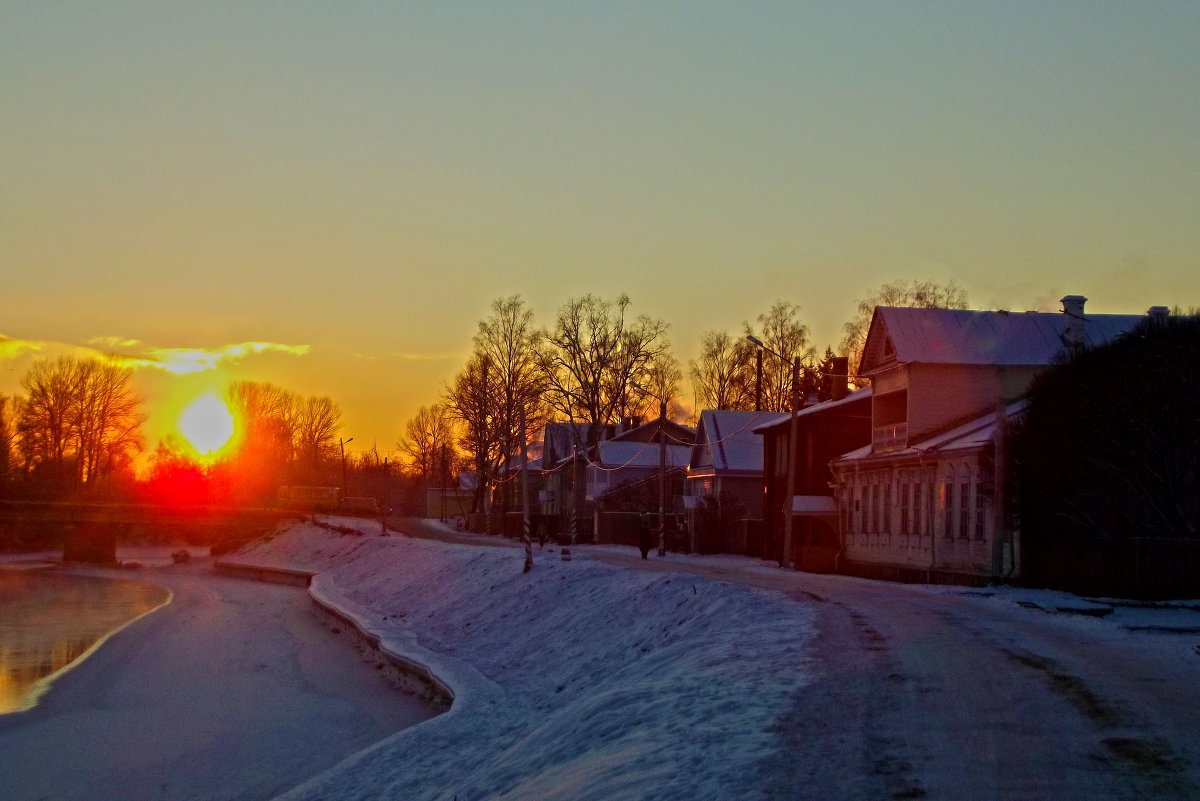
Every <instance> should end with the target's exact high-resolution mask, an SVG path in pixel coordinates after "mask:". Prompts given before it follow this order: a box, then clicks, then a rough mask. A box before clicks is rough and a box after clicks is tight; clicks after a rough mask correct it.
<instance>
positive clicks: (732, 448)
mask: <svg viewBox="0 0 1200 801" xmlns="http://www.w3.org/2000/svg"><path fill="white" fill-rule="evenodd" d="M780 416H781V415H780V414H779V413H778V412H753V411H751V412H745V411H741V412H735V411H729V410H727V409H705V410H704V411H702V412H700V425H699V432H698V435H697V438H696V447H695V448H694V449H693V452H692V459H691V465H690V466H691V468H692V469H696V468H712V469H713V470H715V471H716V472H749V473H761V472H762V469H763V441H762V437H761V436H759V435H758V434H756V433H755V427H756V426H758V425H759V424H761V423H763V422H765V421H774V420H776V419H777V418H779V417H780Z"/></svg>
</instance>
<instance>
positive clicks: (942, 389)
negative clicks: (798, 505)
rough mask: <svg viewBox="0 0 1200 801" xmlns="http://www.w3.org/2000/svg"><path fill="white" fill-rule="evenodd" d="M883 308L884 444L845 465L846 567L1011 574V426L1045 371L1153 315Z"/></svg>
mask: <svg viewBox="0 0 1200 801" xmlns="http://www.w3.org/2000/svg"><path fill="white" fill-rule="evenodd" d="M1085 302H1086V298H1083V297H1080V296H1077V295H1069V296H1067V297H1065V298H1063V299H1062V304H1063V311H1062V313H1061V314H1059V313H1038V312H1024V313H1013V312H1004V311H960V310H951V309H911V308H887V307H879V308H877V309H876V310H875V314H874V316H873V317H872V320H871V326H870V329H869V331H868V334H867V339H866V343H865V345H864V347H863V354H862V360H861V363H860V366H859V375H860V376H864V377H868V378H870V380H871V384H872V388H873V390H874V393H873V396H872V398H871V441H870V444H869V445H865V446H863V447H861V448H859V449H858V450H855V451H852V452H849V453H846V454H844V455H842V456H841V457H840V458H838V459H835V460H834V461H833V462H832V464H831V468H832V471H833V480H834V491H835V493H836V497H837V498H838V508H839V514H840V529H841V537H842V548H843V552H842V554H841V555H840V557H841V566H840V569H841V570H842V572H849V573H857V574H860V575H872V576H878V577H882V578H913V579H921V580H927V581H930V580H932V581H936V580H939V579H947V580H962V579H963V578H966V577H976V578H986V577H1001V576H1008V575H1012V573H1013V572H1014V571H1015V569H1016V568H1015V566H1016V565H1017V564H1018V557H1017V549H1018V548H1019V542H1018V541H1017V539H1016V537H1014V536H1013V534H1012V532H1011V531H1009V530H1007V527H1006V526H1005V525H1004V522H1003V510H1004V506H1005V504H1004V500H1003V497H1002V493H1003V482H1002V481H1000V480H998V479H997V474H998V471H997V470H996V468H995V465H996V462H997V460H1001V461H1003V459H1004V458H1005V455H1004V453H1003V447H1002V444H1001V447H1000V448H999V449H998V448H997V443H1002V442H1003V430H1004V427H1005V425H1006V421H1007V420H1008V418H1010V417H1012V416H1013V415H1016V414H1019V413H1020V411H1021V408H1022V405H1021V402H1020V400H1021V398H1022V396H1023V395H1024V394H1025V392H1026V390H1027V388H1028V386H1029V382H1030V381H1031V379H1032V378H1033V377H1034V376H1035V375H1036V374H1037V373H1038V372H1040V371H1042V370H1044V369H1046V367H1047V366H1048V365H1050V364H1051V363H1053V361H1054V360H1055V359H1056V358H1058V357H1059V356H1060V354H1063V352H1064V350H1066V349H1069V348H1072V347H1083V346H1092V345H1098V344H1101V343H1103V342H1107V341H1109V340H1111V339H1112V338H1114V337H1117V336H1120V335H1121V334H1123V333H1125V332H1127V331H1129V330H1131V329H1132V328H1133V327H1134V326H1135V325H1136V324H1137V323H1138V322H1139V321H1140V320H1142V319H1144V318H1143V317H1142V316H1140V315H1116V314H1086V315H1085V313H1084V303H1085Z"/></svg>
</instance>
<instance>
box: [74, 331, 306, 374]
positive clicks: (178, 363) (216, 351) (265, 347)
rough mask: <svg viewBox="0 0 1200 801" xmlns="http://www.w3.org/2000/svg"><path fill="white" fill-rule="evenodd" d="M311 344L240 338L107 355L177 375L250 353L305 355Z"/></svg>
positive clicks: (98, 340) (107, 340)
mask: <svg viewBox="0 0 1200 801" xmlns="http://www.w3.org/2000/svg"><path fill="white" fill-rule="evenodd" d="M89 344H93V345H95V344H105V345H122V346H126V347H131V346H133V345H137V344H141V343H140V342H138V340H135V339H130V340H122V339H120V338H118V337H95V338H93V339H92V340H90V342H89ZM308 351H309V346H308V345H283V344H280V343H277V342H239V343H235V344H232V345H225V346H223V347H220V348H150V349H148V350H147V351H146V352H145V353H141V354H129V353H114V352H107V353H105V354H104V358H106V359H108V360H109V361H112V362H115V363H117V364H120V365H121V366H123V367H129V368H134V369H137V368H142V367H150V368H155V369H158V370H165V371H167V372H168V373H174V374H175V375H187V374H188V373H202V372H204V371H206V370H215V369H217V366H218V365H220V364H222V363H227V364H230V363H231V364H237V363H238V362H240V361H242V360H243V359H245V358H246V357H247V356H254V355H258V354H260V353H286V354H290V355H292V356H303V355H304V354H306V353H308Z"/></svg>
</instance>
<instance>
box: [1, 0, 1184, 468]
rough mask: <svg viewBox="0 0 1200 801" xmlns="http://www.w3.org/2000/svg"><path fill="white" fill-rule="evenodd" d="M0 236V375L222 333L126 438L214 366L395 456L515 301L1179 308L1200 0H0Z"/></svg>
mask: <svg viewBox="0 0 1200 801" xmlns="http://www.w3.org/2000/svg"><path fill="white" fill-rule="evenodd" d="M0 242H2V246H0V276H2V279H0V335H2V337H3V338H4V339H0V392H8V393H11V392H14V391H17V390H18V389H19V380H20V376H21V375H22V374H23V373H24V371H25V370H26V369H28V365H29V363H30V360H31V359H32V358H34V357H36V356H39V355H40V356H47V355H57V354H58V353H62V352H78V353H85V354H86V353H88V352H91V351H92V350H95V349H98V350H107V351H114V352H120V353H123V354H126V355H130V356H136V357H138V358H140V359H144V360H145V361H146V362H147V364H149V363H152V362H155V360H157V363H158V364H159V366H165V365H166V364H167V363H171V364H177V363H178V359H179V358H181V357H180V356H179V354H178V351H181V350H183V351H204V352H206V353H208V354H210V355H211V356H212V357H213V359H214V361H213V364H214V365H215V367H214V369H209V370H199V371H196V372H191V373H186V374H183V375H180V374H179V373H178V372H171V371H168V370H165V369H155V368H154V367H151V366H146V367H139V368H138V382H139V387H140V388H141V390H142V391H143V392H144V393H145V394H146V395H147V398H148V400H149V401H150V403H149V411H150V412H151V415H152V417H151V421H150V424H149V426H148V432H147V433H148V434H149V435H150V437H149V438H150V443H149V444H150V446H151V447H153V445H154V442H155V441H156V440H157V438H158V436H160V435H161V434H162V432H164V431H167V430H169V429H170V426H171V420H170V415H171V414H175V413H177V412H178V408H179V406H180V405H181V404H182V403H184V402H185V400H187V399H188V398H190V397H193V396H194V395H196V394H198V393H199V392H201V391H203V390H204V389H207V388H210V387H215V388H222V387H223V386H224V385H225V383H226V382H227V381H228V380H229V378H231V377H237V378H254V379H260V380H270V381H273V382H275V383H278V384H281V385H283V386H286V387H288V388H290V389H293V390H295V391H297V392H300V393H302V394H328V395H330V396H332V397H333V398H334V399H335V400H337V401H338V402H339V403H340V404H341V406H342V407H343V409H344V412H345V423H346V426H345V430H344V432H343V434H344V435H345V436H352V437H354V438H355V444H354V446H353V447H354V448H355V449H357V448H358V447H360V446H368V445H370V443H371V442H372V441H374V442H375V443H376V444H377V446H378V447H379V449H380V451H381V453H383V454H385V455H386V454H388V453H390V452H391V451H392V450H393V448H394V445H395V441H396V439H397V437H398V435H399V434H400V432H401V431H402V428H403V424H404V421H405V420H407V419H408V418H409V417H411V416H412V414H413V413H414V412H415V411H416V408H417V407H418V406H419V405H422V404H428V403H431V402H432V401H434V400H436V398H437V397H438V395H439V392H440V390H441V387H442V386H443V384H444V383H445V382H446V381H447V380H448V379H450V378H451V377H452V376H453V374H454V373H455V372H456V371H457V370H458V369H459V368H460V367H461V366H462V364H463V362H464V361H465V358H466V356H467V353H468V351H469V349H470V337H471V335H472V333H473V332H474V329H475V326H476V323H477V321H478V320H480V319H481V318H482V317H484V316H485V315H486V314H487V312H488V304H489V303H490V301H491V300H492V299H493V298H497V297H500V296H505V295H509V294H512V293H520V294H522V295H523V296H524V297H525V298H526V300H528V301H529V303H530V304H531V306H532V307H533V309H534V311H535V313H536V315H537V319H538V322H539V323H549V322H550V321H551V320H552V318H553V315H554V312H555V311H556V309H557V308H558V307H559V306H560V305H561V304H562V303H563V302H564V301H565V300H566V299H568V298H570V297H573V296H577V295H581V294H583V293H586V292H594V293H597V294H600V295H602V296H605V297H615V296H616V295H618V294H619V293H621V292H625V293H628V294H629V295H630V297H631V299H632V301H633V310H634V311H635V312H637V313H647V314H650V315H652V316H656V317H661V318H663V319H665V320H666V321H667V322H669V323H670V324H671V340H672V343H673V345H674V349H675V353H676V355H677V356H678V358H679V359H680V361H681V362H682V363H683V364H684V365H686V363H687V361H688V359H691V358H694V357H695V355H696V352H697V350H698V343H699V339H700V335H701V333H702V332H703V331H706V330H711V329H727V330H736V329H738V327H739V326H740V323H741V322H742V321H743V320H747V319H750V320H753V319H754V318H755V317H756V316H757V315H758V314H759V313H761V312H762V311H764V310H765V309H766V308H768V307H769V306H770V305H771V303H772V302H773V301H775V300H776V299H778V298H783V299H787V300H790V301H792V302H795V303H798V304H800V306H801V307H802V313H803V316H804V318H805V320H806V321H807V322H808V323H809V325H810V326H811V329H812V334H813V339H814V342H815V344H816V345H817V346H818V348H821V347H823V346H824V345H825V344H826V343H830V344H833V345H835V346H836V344H837V341H838V339H839V338H840V335H841V330H840V329H841V324H842V323H843V322H844V321H845V320H846V319H847V318H848V317H850V316H851V315H852V313H853V311H854V306H855V303H856V301H857V299H858V298H860V297H862V296H864V295H866V294H868V293H869V292H870V291H871V290H872V289H874V288H876V287H877V286H878V285H879V284H880V283H882V282H883V281H887V280H893V279H897V278H916V279H929V278H932V279H935V280H938V281H941V282H946V281H949V280H952V279H953V280H956V281H958V283H959V284H961V285H962V286H963V287H964V288H965V289H966V290H967V293H968V296H969V300H970V301H971V305H972V306H973V307H977V308H1012V309H1029V308H1040V309H1043V310H1057V309H1058V303H1057V300H1058V298H1059V297H1061V296H1062V295H1064V294H1068V293H1079V294H1084V295H1086V296H1087V297H1088V298H1090V303H1089V305H1088V309H1089V310H1091V311H1097V312H1142V311H1144V310H1145V309H1146V308H1147V307H1148V306H1150V305H1154V304H1160V303H1161V304H1167V305H1174V304H1176V303H1179V304H1183V305H1185V306H1187V305H1197V304H1200V279H1198V276H1200V4H1198V3H1195V2H1190V1H1189V2H1176V3H1171V2H1161V3H1134V2H1127V3H1102V2H1055V3H1043V2H1028V3H992V4H986V5H985V4H977V3H888V4H877V3H827V4H826V3H823V4H803V3H782V4H768V3H728V4H712V3H698V2H693V3H667V2H653V3H650V2H647V3H605V4H586V5H585V4H567V3H562V4H557V3H529V2H508V3H470V4H462V3H429V4H421V5H415V4H407V3H390V2H386V3H385V2H380V3H372V4H360V3H311V2H294V3H274V2H256V3H241V2H236V3H209V2H206V3H195V4H182V3H146V2H138V3H131V2H119V1H115V0H106V2H99V3H61V4H60V3H50V2H27V3H13V2H0ZM244 343H263V344H262V345H261V347H257V348H256V347H254V346H245V345H244ZM228 346H240V349H239V348H235V350H233V351H225V350H223V349H226V348H227V347H228ZM172 354H174V355H172ZM218 357H219V358H218ZM172 360H174V361H172ZM172 410H174V411H172Z"/></svg>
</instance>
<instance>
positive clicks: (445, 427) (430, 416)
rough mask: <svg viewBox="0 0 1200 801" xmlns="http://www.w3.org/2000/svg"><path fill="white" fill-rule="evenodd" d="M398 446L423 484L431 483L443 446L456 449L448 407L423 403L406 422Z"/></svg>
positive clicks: (429, 484) (409, 466)
mask: <svg viewBox="0 0 1200 801" xmlns="http://www.w3.org/2000/svg"><path fill="white" fill-rule="evenodd" d="M396 448H397V449H398V450H399V451H400V452H401V453H402V454H404V456H405V457H406V458H407V460H408V465H407V466H408V469H410V470H412V471H414V472H416V473H417V474H418V475H420V477H421V486H422V487H423V488H425V487H429V486H431V483H430V482H431V479H432V478H433V477H434V476H435V475H436V470H437V465H438V464H439V460H440V459H441V454H442V450H443V449H447V450H454V433H453V429H452V426H451V422H450V418H449V415H448V414H447V412H446V407H444V406H442V405H440V404H436V403H435V404H433V405H432V406H422V407H421V408H420V409H418V410H417V413H416V415H415V416H414V417H413V418H412V419H411V420H409V421H408V422H407V423H405V425H404V434H403V435H401V437H400V440H399V442H397V443H396Z"/></svg>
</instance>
